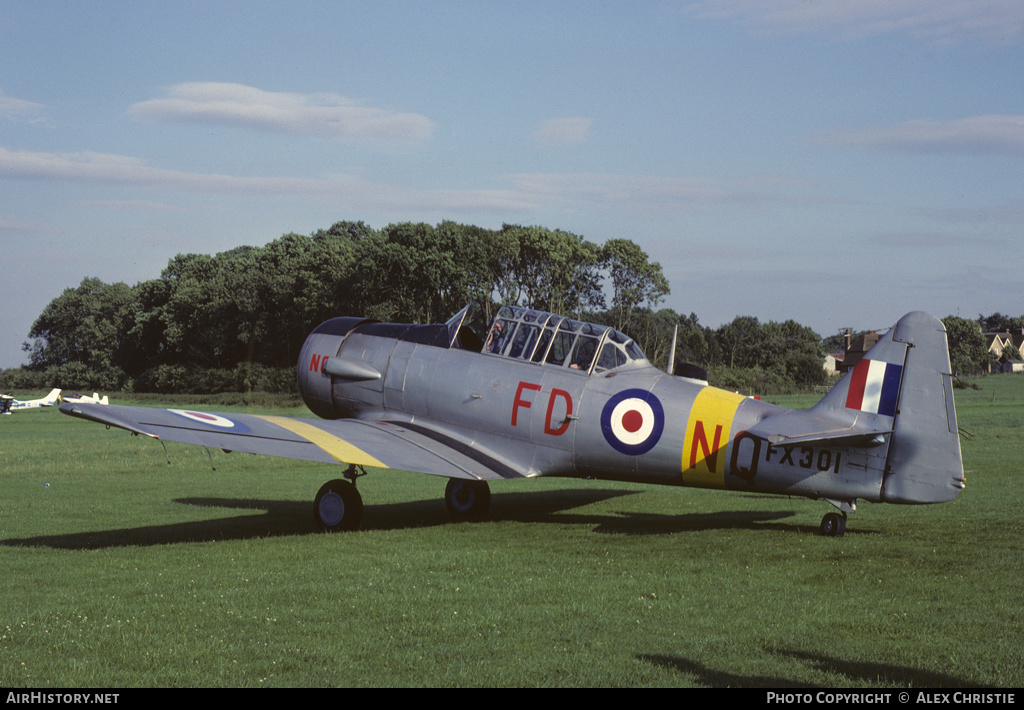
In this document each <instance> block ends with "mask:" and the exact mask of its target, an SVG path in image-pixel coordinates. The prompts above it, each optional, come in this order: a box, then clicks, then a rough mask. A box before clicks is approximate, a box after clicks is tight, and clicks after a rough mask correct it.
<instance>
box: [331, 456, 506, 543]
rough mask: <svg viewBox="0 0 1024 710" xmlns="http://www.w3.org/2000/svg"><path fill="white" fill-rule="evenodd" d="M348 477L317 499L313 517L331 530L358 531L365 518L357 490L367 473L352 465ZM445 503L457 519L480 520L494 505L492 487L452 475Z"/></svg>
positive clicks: (332, 483) (334, 481) (347, 472)
mask: <svg viewBox="0 0 1024 710" xmlns="http://www.w3.org/2000/svg"><path fill="white" fill-rule="evenodd" d="M342 475H343V476H344V478H336V479H334V480H333V481H328V482H327V483H325V484H324V485H323V486H321V487H320V490H319V491H318V492H317V494H316V498H314V499H313V518H314V519H315V520H316V524H317V526H318V527H319V528H320V529H321V530H324V531H327V532H340V531H343V530H356V529H358V528H359V524H360V523H361V522H362V521H363V498H362V496H360V495H359V491H357V490H356V479H357V478H359V477H360V476H365V475H366V471H364V470H363V469H362V467H361V466H359V467H357V466H349V467H348V468H347V469H346V470H345V473H344V474H342ZM444 504H445V506H446V507H447V508H448V512H449V513H450V514H451V516H452V518H454V519H455V520H480V519H481V518H483V517H484V516H485V515H486V514H487V509H488V508H489V507H490V504H491V489H490V488H489V487H488V486H487V482H486V481H471V480H466V479H462V478H451V479H449V480H448V486H447V487H446V488H445V490H444Z"/></svg>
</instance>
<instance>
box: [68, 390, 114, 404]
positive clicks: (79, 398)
mask: <svg viewBox="0 0 1024 710" xmlns="http://www.w3.org/2000/svg"><path fill="white" fill-rule="evenodd" d="M61 399H63V400H64V401H65V402H76V403H79V402H80V403H82V404H110V400H109V399H108V398H107V395H103V396H102V397H100V396H99V395H98V394H96V393H95V392H93V393H92V397H90V396H89V395H87V394H78V393H77V392H75V393H74V394H73V395H69V396H66V397H62V398H61Z"/></svg>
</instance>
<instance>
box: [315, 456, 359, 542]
mask: <svg viewBox="0 0 1024 710" xmlns="http://www.w3.org/2000/svg"><path fill="white" fill-rule="evenodd" d="M342 475H343V476H344V477H345V478H346V479H348V480H343V479H340V478H336V479H334V480H333V481H328V482H327V483H325V484H324V485H323V486H321V487H320V490H319V491H318V492H317V494H316V498H314V499H313V518H314V519H315V520H316V524H317V526H319V528H320V529H321V530H324V531H327V532H339V531H342V530H356V529H358V528H359V524H360V523H361V522H362V521H363V497H362V496H360V495H359V491H357V490H356V479H357V478H359V476H365V475H366V472H365V471H363V472H362V473H357V472H356V467H355V466H349V467H348V469H347V470H346V471H345V473H344V474H342ZM349 481H351V483H350V482H349Z"/></svg>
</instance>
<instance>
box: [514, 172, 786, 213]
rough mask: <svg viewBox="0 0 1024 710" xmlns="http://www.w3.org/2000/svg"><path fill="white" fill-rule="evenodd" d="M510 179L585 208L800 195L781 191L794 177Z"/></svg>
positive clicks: (667, 206) (671, 206)
mask: <svg viewBox="0 0 1024 710" xmlns="http://www.w3.org/2000/svg"><path fill="white" fill-rule="evenodd" d="M509 179H510V180H512V182H513V184H514V185H515V186H516V187H517V189H518V190H520V191H522V192H523V193H525V194H529V195H536V199H537V200H538V201H545V202H550V201H552V200H556V201H559V202H561V203H562V204H563V205H570V204H580V203H588V204H589V206H588V209H600V208H605V207H612V206H615V207H628V208H633V209H637V208H642V209H663V210H678V209H688V208H693V207H706V206H714V205H723V204H729V205H737V204H755V203H760V202H765V201H772V202H779V201H786V202H788V201H793V200H802V199H805V198H802V197H798V196H795V195H793V194H790V193H787V192H785V191H783V189H782V188H788V187H791V186H792V185H793V183H794V181H793V180H791V179H788V178H782V177H773V176H766V177H751V178H744V179H738V180H721V179H715V178H701V177H674V176H659V175H623V174H614V173H519V174H515V175H510V176H509Z"/></svg>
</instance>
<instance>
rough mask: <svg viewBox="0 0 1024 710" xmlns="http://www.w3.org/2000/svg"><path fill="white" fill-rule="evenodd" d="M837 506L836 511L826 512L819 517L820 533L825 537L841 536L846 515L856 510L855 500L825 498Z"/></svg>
mask: <svg viewBox="0 0 1024 710" xmlns="http://www.w3.org/2000/svg"><path fill="white" fill-rule="evenodd" d="M826 500H828V502H829V503H831V504H832V505H834V506H835V507H837V508H839V512H838V513H828V514H827V515H825V517H824V518H822V519H821V534H822V535H825V536H826V537H842V536H843V534H844V533H845V532H846V515H847V514H848V513H854V512H856V511H857V502H856V501H852V500H832V499H830V498H829V499H826Z"/></svg>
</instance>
